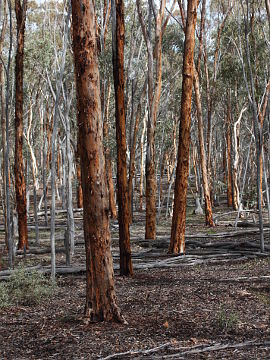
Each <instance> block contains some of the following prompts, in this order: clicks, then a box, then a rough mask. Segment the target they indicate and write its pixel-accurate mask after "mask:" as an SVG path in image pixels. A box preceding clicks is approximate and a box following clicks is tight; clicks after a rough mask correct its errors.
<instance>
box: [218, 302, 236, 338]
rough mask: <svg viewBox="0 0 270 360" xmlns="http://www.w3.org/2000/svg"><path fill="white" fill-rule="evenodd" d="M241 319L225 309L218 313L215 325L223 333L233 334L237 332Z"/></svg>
mask: <svg viewBox="0 0 270 360" xmlns="http://www.w3.org/2000/svg"><path fill="white" fill-rule="evenodd" d="M238 322H239V319H238V315H237V313H235V312H233V311H232V310H231V309H225V308H223V307H221V308H220V310H219V311H218V312H217V315H216V319H215V324H216V326H217V328H218V329H219V330H220V331H222V332H225V333H227V332H231V331H234V330H236V328H237V325H238Z"/></svg>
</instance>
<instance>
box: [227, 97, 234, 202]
mask: <svg viewBox="0 0 270 360" xmlns="http://www.w3.org/2000/svg"><path fill="white" fill-rule="evenodd" d="M231 148H232V140H231V97H230V94H228V104H227V116H226V150H227V204H228V206H229V207H231V206H232V204H233V196H232V160H231V159H232V158H231Z"/></svg>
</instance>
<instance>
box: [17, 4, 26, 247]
mask: <svg viewBox="0 0 270 360" xmlns="http://www.w3.org/2000/svg"><path fill="white" fill-rule="evenodd" d="M26 6H27V1H26V0H23V2H22V3H21V0H16V1H15V10H16V19H17V53H16V65H15V84H16V85H15V86H16V94H15V169H14V170H15V189H16V205H17V213H18V228H19V243H18V249H27V248H28V232H27V211H26V185H25V179H24V168H23V153H22V151H23V58H24V31H25V18H26Z"/></svg>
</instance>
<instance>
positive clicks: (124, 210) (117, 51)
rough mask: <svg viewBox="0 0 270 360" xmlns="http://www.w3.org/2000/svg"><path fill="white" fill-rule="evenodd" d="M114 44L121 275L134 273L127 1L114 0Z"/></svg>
mask: <svg viewBox="0 0 270 360" xmlns="http://www.w3.org/2000/svg"><path fill="white" fill-rule="evenodd" d="M112 19H113V21H112V23H113V26H112V44H113V79H114V92H115V120H116V143H117V199H118V223H119V247H120V274H121V275H127V276H129V275H132V274H133V269H132V262H131V248H130V234H129V206H128V184H127V160H126V156H127V155H126V153H127V143H126V116H125V92H124V88H125V79H124V41H125V27H124V3H123V1H122V0H113V1H112Z"/></svg>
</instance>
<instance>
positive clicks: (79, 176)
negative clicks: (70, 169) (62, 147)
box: [76, 140, 83, 209]
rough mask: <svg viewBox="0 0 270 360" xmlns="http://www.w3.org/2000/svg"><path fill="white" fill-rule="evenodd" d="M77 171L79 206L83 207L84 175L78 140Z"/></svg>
mask: <svg viewBox="0 0 270 360" xmlns="http://www.w3.org/2000/svg"><path fill="white" fill-rule="evenodd" d="M76 173H77V182H76V189H77V207H78V208H79V209H81V208H82V207H83V191H82V176H81V160H80V143H79V140H77V149H76Z"/></svg>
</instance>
